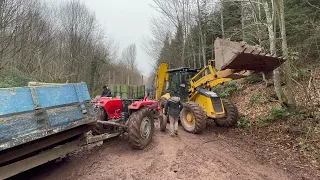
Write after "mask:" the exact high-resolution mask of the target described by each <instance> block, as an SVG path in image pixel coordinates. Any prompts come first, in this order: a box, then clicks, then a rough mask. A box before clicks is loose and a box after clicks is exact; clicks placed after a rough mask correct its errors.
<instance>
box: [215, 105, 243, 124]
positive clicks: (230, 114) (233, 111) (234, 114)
mask: <svg viewBox="0 0 320 180" xmlns="http://www.w3.org/2000/svg"><path fill="white" fill-rule="evenodd" d="M223 105H224V109H225V111H226V112H227V117H226V118H221V119H215V122H216V124H217V125H218V126H220V127H232V126H235V125H236V124H237V122H238V109H237V107H236V106H235V105H234V104H233V103H232V102H230V101H229V100H223Z"/></svg>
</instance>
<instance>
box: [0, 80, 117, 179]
mask: <svg viewBox="0 0 320 180" xmlns="http://www.w3.org/2000/svg"><path fill="white" fill-rule="evenodd" d="M95 122H96V118H95V113H94V111H93V106H92V104H91V98H90V95H89V92H88V88H87V85H86V84H85V83H71V84H56V85H49V86H28V87H17V88H1V89H0V179H5V178H8V177H11V176H13V175H15V174H18V173H20V172H23V171H26V170H28V169H31V168H33V167H36V166H39V165H41V164H43V163H46V162H48V161H51V160H54V159H57V158H59V157H63V156H65V155H66V154H67V153H69V152H72V151H74V150H76V149H78V148H79V147H80V146H82V145H84V144H87V143H90V142H94V141H99V140H101V139H106V138H108V137H111V136H115V135H110V134H109V135H102V136H103V137H95V138H93V139H88V138H86V137H85V133H86V132H87V131H88V130H89V127H90V126H92V124H93V123H95Z"/></svg>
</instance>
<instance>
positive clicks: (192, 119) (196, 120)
mask: <svg viewBox="0 0 320 180" xmlns="http://www.w3.org/2000/svg"><path fill="white" fill-rule="evenodd" d="M180 121H181V124H182V126H183V128H184V129H185V130H186V131H187V132H191V133H194V134H198V133H201V132H202V131H203V130H204V129H205V127H206V116H205V112H204V111H203V110H202V108H201V107H200V106H199V104H197V103H196V102H192V101H189V102H186V103H185V104H184V105H183V109H182V111H181V112H180Z"/></svg>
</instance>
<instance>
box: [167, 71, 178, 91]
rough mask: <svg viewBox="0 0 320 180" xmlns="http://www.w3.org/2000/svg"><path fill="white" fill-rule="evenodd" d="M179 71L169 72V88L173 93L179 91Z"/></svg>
mask: <svg viewBox="0 0 320 180" xmlns="http://www.w3.org/2000/svg"><path fill="white" fill-rule="evenodd" d="M179 83H180V79H179V72H172V73H170V74H169V87H168V89H169V90H170V91H172V92H173V93H179V89H178V88H179V86H180V85H179Z"/></svg>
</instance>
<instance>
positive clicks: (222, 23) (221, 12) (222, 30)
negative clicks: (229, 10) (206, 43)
mask: <svg viewBox="0 0 320 180" xmlns="http://www.w3.org/2000/svg"><path fill="white" fill-rule="evenodd" d="M220 3H221V9H220V19H221V22H220V23H221V33H222V38H223V39H224V38H225V37H226V36H225V34H224V22H223V0H220Z"/></svg>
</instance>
